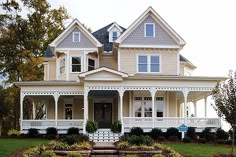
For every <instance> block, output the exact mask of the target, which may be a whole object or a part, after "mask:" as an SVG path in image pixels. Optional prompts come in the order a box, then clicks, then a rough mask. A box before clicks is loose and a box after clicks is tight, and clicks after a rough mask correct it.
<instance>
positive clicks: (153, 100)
mask: <svg viewBox="0 0 236 157" xmlns="http://www.w3.org/2000/svg"><path fill="white" fill-rule="evenodd" d="M156 92H157V91H156V90H155V89H152V90H150V93H151V96H152V128H154V127H155V123H154V121H155V112H154V108H155V95H156Z"/></svg>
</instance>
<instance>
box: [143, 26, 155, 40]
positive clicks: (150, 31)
mask: <svg viewBox="0 0 236 157" xmlns="http://www.w3.org/2000/svg"><path fill="white" fill-rule="evenodd" d="M145 37H155V24H154V23H145Z"/></svg>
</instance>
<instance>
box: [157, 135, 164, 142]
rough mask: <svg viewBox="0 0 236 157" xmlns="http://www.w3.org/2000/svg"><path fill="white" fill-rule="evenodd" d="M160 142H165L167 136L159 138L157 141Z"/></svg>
mask: <svg viewBox="0 0 236 157" xmlns="http://www.w3.org/2000/svg"><path fill="white" fill-rule="evenodd" d="M157 140H158V141H159V142H162V141H165V140H166V137H165V136H159V137H158V139H157Z"/></svg>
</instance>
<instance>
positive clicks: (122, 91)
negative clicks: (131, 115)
mask: <svg viewBox="0 0 236 157" xmlns="http://www.w3.org/2000/svg"><path fill="white" fill-rule="evenodd" d="M118 92H119V98H120V99H119V100H120V121H121V134H124V123H123V96H124V92H125V90H124V89H120V90H119V91H118Z"/></svg>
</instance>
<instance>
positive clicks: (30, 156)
mask: <svg viewBox="0 0 236 157" xmlns="http://www.w3.org/2000/svg"><path fill="white" fill-rule="evenodd" d="M45 150H46V148H45V146H44V145H38V146H35V147H33V148H30V149H28V150H26V151H25V152H24V153H23V157H36V156H40V155H41V154H42V153H44V152H45Z"/></svg>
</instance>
